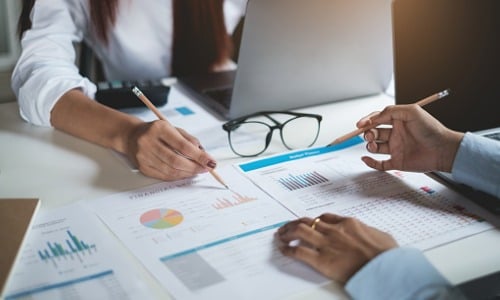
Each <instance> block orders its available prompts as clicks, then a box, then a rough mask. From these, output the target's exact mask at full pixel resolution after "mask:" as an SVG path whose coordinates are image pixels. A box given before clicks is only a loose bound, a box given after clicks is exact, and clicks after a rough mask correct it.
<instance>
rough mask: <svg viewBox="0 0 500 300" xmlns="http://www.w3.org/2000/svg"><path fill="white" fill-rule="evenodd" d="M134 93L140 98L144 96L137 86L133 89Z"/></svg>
mask: <svg viewBox="0 0 500 300" xmlns="http://www.w3.org/2000/svg"><path fill="white" fill-rule="evenodd" d="M132 92H133V93H134V94H135V95H136V96H137V97H139V96H140V95H141V94H142V92H141V90H139V88H138V87H136V86H134V87H132Z"/></svg>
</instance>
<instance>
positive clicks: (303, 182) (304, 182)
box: [277, 171, 329, 191]
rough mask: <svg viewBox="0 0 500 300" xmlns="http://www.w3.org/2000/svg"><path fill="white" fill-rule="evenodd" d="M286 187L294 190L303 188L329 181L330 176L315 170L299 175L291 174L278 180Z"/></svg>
mask: <svg viewBox="0 0 500 300" xmlns="http://www.w3.org/2000/svg"><path fill="white" fill-rule="evenodd" d="M277 181H278V182H279V183H280V184H281V185H282V186H283V187H284V188H285V189H287V190H289V191H294V190H298V189H303V188H306V187H310V186H313V185H317V184H321V183H325V182H328V181H329V180H328V178H326V177H325V176H323V175H321V174H320V173H318V172H316V171H313V172H308V173H303V174H298V175H293V174H289V175H288V176H286V177H281V178H279V179H278V180H277Z"/></svg>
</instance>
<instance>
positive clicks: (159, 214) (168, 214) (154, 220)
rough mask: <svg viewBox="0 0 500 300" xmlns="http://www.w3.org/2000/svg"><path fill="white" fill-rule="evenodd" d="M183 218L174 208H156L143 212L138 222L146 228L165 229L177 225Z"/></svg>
mask: <svg viewBox="0 0 500 300" xmlns="http://www.w3.org/2000/svg"><path fill="white" fill-rule="evenodd" d="M183 219H184V217H183V216H182V214H181V213H180V212H178V211H176V210H173V209H168V208H158V209H152V210H149V211H147V212H145V213H143V214H142V215H141V218H140V222H141V224H142V225H144V226H146V227H148V228H154V229H166V228H170V227H174V226H176V225H179V224H180V223H181V222H182V220H183Z"/></svg>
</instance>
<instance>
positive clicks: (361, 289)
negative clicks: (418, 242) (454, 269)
mask: <svg viewBox="0 0 500 300" xmlns="http://www.w3.org/2000/svg"><path fill="white" fill-rule="evenodd" d="M345 289H346V291H347V292H348V294H349V295H350V296H351V297H352V298H353V299H359V300H363V299H367V300H368V299H369V300H378V299H380V300H391V299H394V300H405V299H408V300H410V299H412V300H418V299H452V298H453V297H451V295H453V296H455V295H457V291H455V290H454V289H453V288H452V287H451V286H450V284H449V283H448V281H447V280H446V279H445V278H444V277H443V276H442V275H441V274H439V272H438V271H437V270H436V269H435V268H434V267H433V266H432V265H431V264H430V262H429V261H428V260H427V259H426V258H425V256H424V255H423V254H422V252H420V251H419V250H417V249H413V248H394V249H391V250H389V251H386V252H384V253H382V254H380V255H378V256H377V257H375V258H374V259H372V260H371V261H370V262H368V263H367V264H366V265H365V266H363V267H362V268H361V269H360V270H359V271H358V272H357V273H356V274H354V276H352V277H351V279H350V280H349V281H348V282H347V284H346V286H345Z"/></svg>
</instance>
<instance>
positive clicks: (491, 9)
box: [393, 0, 500, 131]
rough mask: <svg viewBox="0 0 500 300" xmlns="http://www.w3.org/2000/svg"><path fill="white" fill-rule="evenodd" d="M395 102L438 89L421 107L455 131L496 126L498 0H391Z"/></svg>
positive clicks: (499, 122)
mask: <svg viewBox="0 0 500 300" xmlns="http://www.w3.org/2000/svg"><path fill="white" fill-rule="evenodd" d="M393 31H394V32H393V38H394V40H393V45H394V73H395V93H396V103H397V104H405V103H414V102H416V101H417V100H419V99H421V98H424V97H427V96H428V95H431V94H433V93H436V92H439V91H441V90H444V89H447V88H449V89H451V94H450V96H449V97H446V98H444V99H443V100H440V101H437V102H434V103H432V104H430V105H428V106H426V107H425V109H426V110H427V111H429V112H430V113H431V114H432V115H434V116H435V117H436V118H437V119H439V120H440V121H441V122H442V123H443V124H444V125H446V126H448V127H450V128H452V129H455V130H460V131H477V130H483V129H487V128H493V127H499V126H500V115H499V113H498V109H497V108H496V107H498V104H499V103H500V1H496V0H482V1H470V0H440V1H435V0H395V1H394V2H393Z"/></svg>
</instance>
